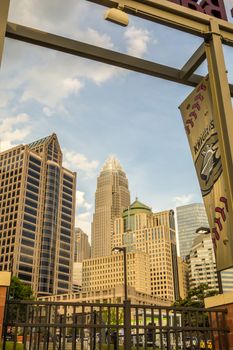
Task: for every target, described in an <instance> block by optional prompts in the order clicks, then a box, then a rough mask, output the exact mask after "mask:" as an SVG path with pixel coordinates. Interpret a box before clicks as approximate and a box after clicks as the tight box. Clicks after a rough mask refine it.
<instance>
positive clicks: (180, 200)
mask: <svg viewBox="0 0 233 350" xmlns="http://www.w3.org/2000/svg"><path fill="white" fill-rule="evenodd" d="M193 197H194V194H192V193H189V194H184V195H181V196H176V197H174V198H173V199H172V201H173V202H174V206H175V207H178V206H181V205H186V204H189V203H191V202H192V201H193Z"/></svg>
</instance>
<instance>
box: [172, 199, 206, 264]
mask: <svg viewBox="0 0 233 350" xmlns="http://www.w3.org/2000/svg"><path fill="white" fill-rule="evenodd" d="M176 216H177V227H178V237H179V246H180V256H181V257H182V258H184V257H185V256H186V255H188V254H189V253H190V249H191V247H192V244H193V241H194V239H195V237H196V236H197V234H196V229H198V228H199V227H209V223H208V219H207V216H206V211H205V207H204V204H202V203H194V204H188V205H183V206H180V207H177V208H176Z"/></svg>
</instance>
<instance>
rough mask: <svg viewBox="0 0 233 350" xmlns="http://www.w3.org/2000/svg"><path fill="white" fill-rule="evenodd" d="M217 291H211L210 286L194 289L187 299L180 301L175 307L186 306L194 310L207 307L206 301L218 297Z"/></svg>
mask: <svg viewBox="0 0 233 350" xmlns="http://www.w3.org/2000/svg"><path fill="white" fill-rule="evenodd" d="M217 294H218V291H217V290H210V289H209V287H208V284H204V283H202V284H200V285H199V286H198V287H195V288H192V289H190V290H189V292H188V296H187V297H186V298H185V299H180V300H178V301H176V302H175V303H174V306H184V307H185V306H186V307H194V308H202V307H205V303H204V299H205V298H207V297H211V296H214V295H217Z"/></svg>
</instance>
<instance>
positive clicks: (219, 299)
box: [205, 292, 233, 308]
mask: <svg viewBox="0 0 233 350" xmlns="http://www.w3.org/2000/svg"><path fill="white" fill-rule="evenodd" d="M227 304H233V292H229V293H223V294H218V295H215V296H213V297H209V298H205V307H206V308H213V307H219V306H224V305H227Z"/></svg>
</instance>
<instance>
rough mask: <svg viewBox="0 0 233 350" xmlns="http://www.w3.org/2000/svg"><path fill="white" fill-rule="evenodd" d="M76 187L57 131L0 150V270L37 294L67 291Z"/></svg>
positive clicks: (71, 253)
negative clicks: (64, 160) (63, 157)
mask: <svg viewBox="0 0 233 350" xmlns="http://www.w3.org/2000/svg"><path fill="white" fill-rule="evenodd" d="M75 191H76V174H75V173H74V172H72V171H70V170H68V169H66V168H64V167H63V166H62V152H61V149H60V145H59V142H58V139H57V136H56V135H55V134H52V135H50V136H48V137H45V138H43V139H40V140H38V141H35V142H32V143H30V144H28V145H19V146H17V147H14V148H11V149H9V150H7V151H4V152H2V153H0V216H1V224H0V271H4V270H5V271H7V270H10V269H11V270H12V273H13V275H16V276H18V277H19V278H20V280H21V281H23V282H24V283H27V284H29V285H31V287H32V289H33V292H34V295H35V296H36V297H37V296H38V295H45V296H46V295H52V294H61V293H67V292H69V291H71V284H72V264H73V241H74V237H73V236H74V211H75Z"/></svg>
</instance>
